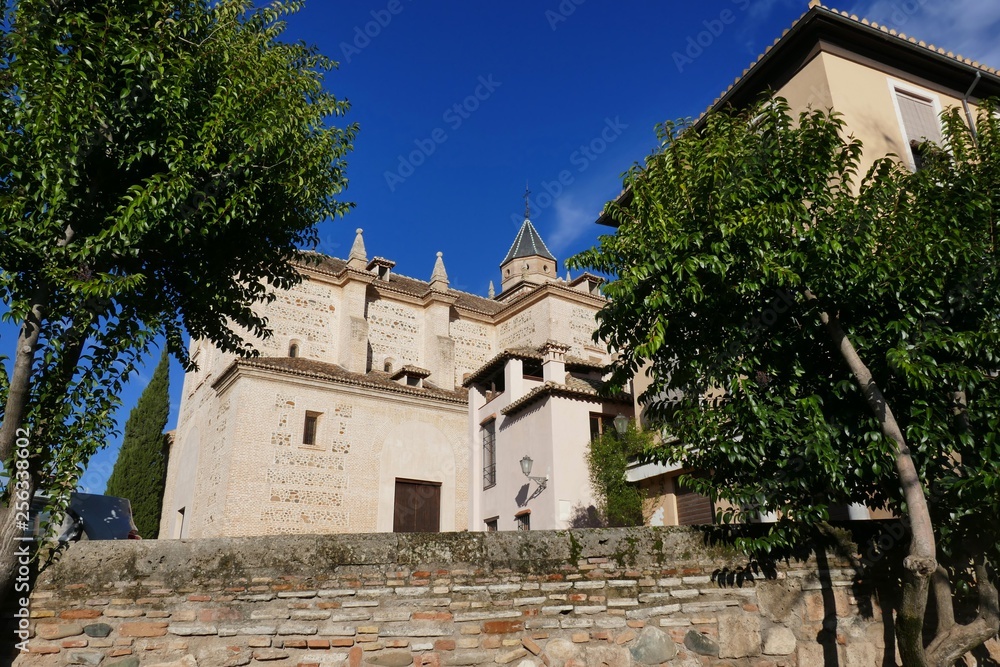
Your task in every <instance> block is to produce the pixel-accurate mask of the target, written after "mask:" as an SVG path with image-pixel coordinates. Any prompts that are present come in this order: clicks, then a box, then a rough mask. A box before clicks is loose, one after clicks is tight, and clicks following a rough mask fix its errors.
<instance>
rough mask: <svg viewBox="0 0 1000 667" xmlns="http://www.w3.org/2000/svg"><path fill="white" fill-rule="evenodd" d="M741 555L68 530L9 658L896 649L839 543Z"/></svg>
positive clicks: (885, 661)
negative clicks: (764, 561) (84, 537)
mask: <svg viewBox="0 0 1000 667" xmlns="http://www.w3.org/2000/svg"><path fill="white" fill-rule="evenodd" d="M743 565H745V561H744V560H742V559H741V558H739V557H737V556H735V555H734V554H732V553H730V552H727V551H726V550H725V549H722V548H720V547H709V546H706V545H705V541H704V537H703V536H702V535H701V534H700V533H699V532H697V531H693V530H688V529H682V528H672V529H648V528H646V529H641V528H640V529H609V530H583V531H569V532H542V531H537V532H531V533H513V532H510V533H497V534H481V533H465V534H450V535H436V536H435V535H396V534H380V535H353V536H280V537H272V538H268V539H267V540H258V539H248V538H235V539H218V540H192V541H177V540H160V541H149V542H111V543H108V542H105V543H95V542H89V543H88V542H80V543H76V544H73V545H72V546H71V547H70V549H69V551H68V552H67V553H66V554H64V556H63V557H62V558H61V559H60V561H59V562H58V563H57V564H56V565H55V566H54V567H52V568H50V569H47V570H46V571H44V572H43V573H42V574H41V576H40V577H39V581H38V586H37V588H36V589H35V592H34V594H33V597H32V603H31V621H30V632H31V635H32V638H31V639H30V640H29V642H28V647H29V648H30V652H29V653H22V654H21V655H20V656H19V657H18V658H17V660H16V661H15V665H18V666H20V667H48V666H49V665H52V666H53V667H54V666H55V665H64V664H67V663H68V664H82V665H103V666H104V667H137V666H138V665H140V664H142V665H151V664H158V665H175V666H177V667H180V666H182V665H183V666H184V667H224V666H229V665H233V666H238V665H257V664H272V665H281V666H286V665H287V666H298V667H305V666H306V665H316V666H327V665H331V666H332V665H336V666H340V665H404V666H405V665H428V666H429V665H496V664H510V665H518V666H519V667H527V666H537V665H542V664H544V665H549V666H550V667H554V666H556V665H559V666H565V667H571V666H576V667H584V666H587V667H597V666H599V665H668V666H670V667H708V666H710V667H722V666H723V665H726V666H729V667H778V666H783V667H796V666H798V667H816V666H819V665H824V664H827V665H841V666H843V667H882V666H883V665H895V664H896V659H895V657H894V647H893V646H892V640H891V629H889V628H887V627H886V626H884V625H883V618H882V614H883V605H884V604H885V603H884V602H879V600H878V599H877V598H876V597H874V596H873V594H872V593H871V592H870V591H869V590H868V589H866V588H865V587H864V586H862V585H860V584H859V580H858V579H857V575H856V573H855V571H854V570H853V569H852V568H851V567H850V565H849V563H848V562H847V561H843V560H837V559H836V558H834V557H829V559H827V557H825V556H824V557H822V558H821V559H819V560H816V559H810V560H808V561H792V562H789V563H785V562H782V563H780V564H778V565H777V567H776V569H775V570H774V571H770V572H768V573H767V574H766V575H763V574H761V575H758V576H756V577H753V576H751V577H747V578H745V579H744V578H735V577H732V576H727V573H728V574H733V573H735V572H742V571H744V570H743ZM720 573H721V576H720ZM890 611H891V610H890V609H889V608H888V607H885V613H886V617H885V618H886V620H887V621H888V620H889V619H890ZM886 636H889V637H890V640H889V645H887V644H886V640H885V638H886ZM988 650H989V651H992V652H993V653H992V655H993V656H994V658H993V659H994V660H995V659H996V658H997V657H998V656H1000V645H998V644H997V643H996V641H995V640H993V641H992V642H991V643H990V644H989V645H988ZM979 664H981V665H982V664H991V663H989V662H985V663H984V662H980V663H979Z"/></svg>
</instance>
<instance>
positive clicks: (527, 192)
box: [524, 181, 531, 220]
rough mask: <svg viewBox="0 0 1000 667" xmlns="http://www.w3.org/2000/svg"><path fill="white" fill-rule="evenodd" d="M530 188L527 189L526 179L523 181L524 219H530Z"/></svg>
mask: <svg viewBox="0 0 1000 667" xmlns="http://www.w3.org/2000/svg"><path fill="white" fill-rule="evenodd" d="M530 197H531V190H529V189H528V181H525V182H524V219H525V220H530V219H531V199H530Z"/></svg>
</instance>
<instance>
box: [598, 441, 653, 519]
mask: <svg viewBox="0 0 1000 667" xmlns="http://www.w3.org/2000/svg"><path fill="white" fill-rule="evenodd" d="M651 444H652V439H651V437H650V435H649V433H647V432H644V431H640V430H638V429H636V428H635V427H634V426H630V427H629V429H628V431H626V432H625V434H624V435H618V433H616V432H605V433H604V434H603V435H599V436H597V437H596V438H594V439H593V440H591V441H590V446H589V447H588V448H587V468H588V470H589V472H590V488H591V489H592V490H593V492H594V498H595V500H596V501H597V503H596V505H597V512H598V515H599V516H600V518H601V519H602V523H603V524H604V525H606V526H641V525H643V518H644V517H643V509H644V508H643V496H642V492H641V491H640V490H639V487H638V486H636V485H635V484H630V483H629V482H628V480H627V479H626V477H625V473H626V470H627V469H628V464H629V462H631V461H633V460H635V459H637V458H639V457H640V456H642V455H643V454H644V453H645V452H646V450H647V449H648V448H649V447H650V446H651Z"/></svg>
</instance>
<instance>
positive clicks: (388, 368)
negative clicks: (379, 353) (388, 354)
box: [382, 359, 392, 373]
mask: <svg viewBox="0 0 1000 667" xmlns="http://www.w3.org/2000/svg"><path fill="white" fill-rule="evenodd" d="M382 370H383V371H385V372H386V373H391V372H392V359H386V360H385V363H384V364H382Z"/></svg>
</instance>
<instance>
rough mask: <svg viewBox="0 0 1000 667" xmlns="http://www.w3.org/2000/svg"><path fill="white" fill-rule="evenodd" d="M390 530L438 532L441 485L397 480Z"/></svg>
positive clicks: (398, 531)
mask: <svg viewBox="0 0 1000 667" xmlns="http://www.w3.org/2000/svg"><path fill="white" fill-rule="evenodd" d="M392 530H393V532H394V533H437V532H439V531H440V530H441V484H439V483H435V482H421V481H416V480H409V479H397V480H396V495H395V499H394V510H393V520H392Z"/></svg>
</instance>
